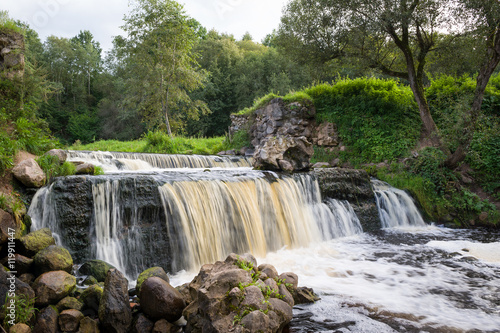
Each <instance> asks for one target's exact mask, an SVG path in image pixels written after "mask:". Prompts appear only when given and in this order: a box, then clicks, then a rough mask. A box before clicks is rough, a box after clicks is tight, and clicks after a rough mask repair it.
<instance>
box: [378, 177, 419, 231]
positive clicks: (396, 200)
mask: <svg viewBox="0 0 500 333" xmlns="http://www.w3.org/2000/svg"><path fill="white" fill-rule="evenodd" d="M372 185H373V189H374V192H375V197H376V199H377V206H378V209H379V214H380V220H381V221H382V227H383V228H395V227H424V226H425V222H424V219H423V218H422V215H421V214H420V212H419V211H418V208H417V206H416V205H415V202H414V201H413V199H412V198H411V197H410V196H409V195H408V193H406V192H405V191H402V190H400V189H397V188H394V187H392V186H390V185H389V184H387V183H385V182H382V181H380V180H372Z"/></svg>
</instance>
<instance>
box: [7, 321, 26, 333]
mask: <svg viewBox="0 0 500 333" xmlns="http://www.w3.org/2000/svg"><path fill="white" fill-rule="evenodd" d="M9 333H31V328H30V327H29V326H28V325H26V324H23V323H19V324H15V325H14V326H12V327H11V328H10V330H9Z"/></svg>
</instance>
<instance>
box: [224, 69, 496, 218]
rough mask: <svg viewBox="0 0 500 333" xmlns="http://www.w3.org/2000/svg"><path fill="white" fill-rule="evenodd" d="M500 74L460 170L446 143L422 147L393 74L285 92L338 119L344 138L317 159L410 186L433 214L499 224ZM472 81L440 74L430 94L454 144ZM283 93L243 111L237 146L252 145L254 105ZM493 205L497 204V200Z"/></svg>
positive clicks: (320, 116)
mask: <svg viewBox="0 0 500 333" xmlns="http://www.w3.org/2000/svg"><path fill="white" fill-rule="evenodd" d="M499 82H500V75H496V76H494V77H493V78H492V80H491V82H490V85H489V86H488V88H487V90H486V95H485V103H484V105H483V110H482V111H483V112H482V114H481V117H480V121H479V126H478V129H477V132H476V135H475V137H474V140H473V142H472V145H471V148H470V151H469V154H468V158H467V160H466V162H465V163H463V164H462V165H461V166H460V167H459V168H457V169H456V170H453V171H452V170H449V169H447V168H445V167H444V166H443V162H444V160H445V158H446V156H445V155H444V153H443V152H442V151H441V150H438V149H436V148H432V147H422V146H419V139H420V137H419V136H420V129H421V123H420V119H419V115H418V109H417V107H416V104H415V102H414V98H413V95H412V93H411V90H410V89H409V88H408V87H407V86H404V85H402V84H400V83H398V82H396V81H394V80H382V79H375V78H360V79H355V80H349V79H345V80H340V81H338V82H336V83H335V84H333V85H328V84H321V85H317V86H313V87H310V88H308V89H305V90H303V91H300V92H297V93H294V94H289V95H287V96H284V97H283V100H284V102H285V103H288V104H289V103H292V102H297V101H299V102H302V103H303V104H304V102H312V103H313V104H314V106H315V109H316V116H315V121H316V122H317V123H318V124H322V123H326V122H330V123H333V124H335V128H336V129H337V133H336V134H337V135H338V137H339V140H340V143H339V144H338V146H336V147H326V148H325V147H321V146H315V153H314V155H313V157H312V161H313V162H329V163H330V164H331V165H338V166H340V165H343V166H351V167H357V168H364V169H366V170H367V171H369V172H370V174H371V175H373V176H376V177H378V178H380V179H383V180H385V181H387V182H389V183H390V184H391V185H393V186H396V187H399V188H402V189H406V190H408V191H410V192H412V193H413V194H414V196H415V197H416V198H417V199H418V200H419V202H420V204H421V206H422V208H423V209H424V211H425V213H426V214H427V215H428V217H429V219H431V220H433V221H439V222H444V223H453V224H455V225H457V226H471V225H475V224H482V225H498V221H499V219H500V216H499V211H498V204H499V202H498V200H499V199H500V197H499V196H498V193H499V190H500V183H499V182H498V180H499V179H500V168H498V165H500V161H499V160H498V159H499V156H500V155H499V152H500V150H499V148H500V137H499V134H498V129H499V128H500V85H499ZM473 92H474V80H473V79H471V78H466V77H462V78H458V79H456V78H452V77H448V76H442V77H439V78H437V79H435V80H433V81H432V84H431V85H430V87H429V88H428V89H427V98H428V99H429V100H430V101H432V105H433V109H432V112H433V115H434V117H435V119H436V122H437V123H438V126H439V128H444V129H445V130H443V133H441V134H442V136H443V138H444V139H445V140H446V142H447V144H448V146H449V147H451V148H452V149H453V148H454V147H456V145H457V144H458V141H459V135H460V131H459V129H460V128H461V123H462V122H463V118H464V110H465V109H466V107H467V105H470V104H469V102H470V100H471V99H472V96H473ZM276 97H277V96H276V95H274V94H269V95H267V96H265V97H263V98H261V99H259V100H258V101H256V103H255V105H254V106H253V107H252V108H248V109H245V110H242V111H240V112H239V113H238V114H237V115H239V116H240V117H246V118H247V119H249V123H248V124H247V125H245V126H244V128H241V129H240V130H239V131H237V132H236V133H234V134H233V140H232V142H233V148H235V149H239V148H241V146H243V145H248V143H249V141H248V135H247V133H248V131H249V129H250V128H251V127H252V126H253V124H252V121H253V119H255V116H254V115H255V112H256V110H258V109H261V108H262V107H263V106H265V105H266V103H269V101H271V100H272V99H274V98H276ZM495 204H496V205H497V206H495Z"/></svg>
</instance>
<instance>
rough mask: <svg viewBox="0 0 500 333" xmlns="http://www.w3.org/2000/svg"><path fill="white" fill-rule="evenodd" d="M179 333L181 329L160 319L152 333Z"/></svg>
mask: <svg viewBox="0 0 500 333" xmlns="http://www.w3.org/2000/svg"><path fill="white" fill-rule="evenodd" d="M178 331H179V327H177V326H175V325H173V324H171V323H169V322H168V321H166V320H165V319H160V320H158V321H157V322H156V323H155V326H154V327H153V330H152V333H174V332H178Z"/></svg>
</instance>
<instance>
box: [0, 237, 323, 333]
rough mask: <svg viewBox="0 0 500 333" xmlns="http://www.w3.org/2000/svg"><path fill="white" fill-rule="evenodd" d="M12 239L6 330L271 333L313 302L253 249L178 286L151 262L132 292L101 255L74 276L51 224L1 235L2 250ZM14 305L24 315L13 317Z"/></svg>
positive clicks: (3, 292) (5, 281)
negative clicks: (262, 261)
mask: <svg viewBox="0 0 500 333" xmlns="http://www.w3.org/2000/svg"><path fill="white" fill-rule="evenodd" d="M9 242H10V243H9ZM9 244H15V246H16V253H15V255H12V256H10V257H9V256H8V255H7V257H6V258H3V259H2V260H0V262H1V263H2V264H3V265H5V266H7V267H4V266H2V267H0V306H2V311H1V313H0V321H1V322H3V323H4V322H8V323H9V325H8V327H10V329H9V332H10V333H14V332H28V333H30V332H39V333H52V332H53V333H56V332H80V333H96V332H112V333H121V332H123V333H126V332H137V333H143V332H150V333H152V332H155V333H156V332H158V333H159V332H169V333H174V332H221V333H222V332H230V331H231V332H241V333H251V332H270V333H274V332H282V330H283V329H284V327H286V326H287V325H288V323H289V322H290V321H291V319H292V307H293V306H294V305H295V304H299V303H306V302H314V301H315V300H317V297H316V296H315V295H314V293H313V292H312V290H310V289H308V288H299V287H298V283H297V282H298V279H297V276H296V275H295V274H293V273H283V274H281V275H279V274H278V272H277V271H276V269H275V268H274V267H273V266H271V265H265V264H264V265H260V266H257V261H256V260H255V258H254V257H253V256H252V255H250V254H245V255H243V256H241V257H240V256H238V255H236V254H231V255H229V256H228V257H227V259H226V260H225V261H220V262H216V263H214V264H211V265H205V266H203V267H202V268H201V270H200V272H199V274H198V275H197V276H196V277H195V278H194V279H193V281H191V282H190V283H187V284H185V285H183V286H180V287H177V288H174V287H173V286H172V285H170V281H169V277H168V274H167V273H166V272H165V271H164V270H163V268H161V267H153V268H150V269H148V270H146V271H144V272H143V273H141V274H140V276H139V277H138V280H137V286H136V288H135V289H131V290H129V288H128V287H129V286H128V281H127V279H126V278H125V277H124V276H123V274H122V273H121V272H120V271H118V270H117V269H116V268H114V267H113V266H111V265H109V264H107V263H105V262H102V261H100V260H92V261H89V262H86V263H85V264H84V265H82V266H81V267H80V268H79V275H78V276H79V277H78V278H77V277H76V276H75V275H74V274H71V273H72V272H73V270H74V268H75V267H76V266H74V265H73V259H72V257H71V255H70V253H69V252H68V251H67V250H66V249H64V248H62V247H60V246H57V245H55V240H54V238H53V236H52V233H51V231H50V230H48V229H42V230H38V231H34V232H31V233H29V234H27V235H24V236H20V237H17V238H16V239H15V242H13V237H11V238H7V239H4V238H2V241H1V244H0V245H1V246H2V248H3V249H4V248H6V247H8V246H10V245H9ZM7 268H9V269H10V270H11V271H12V272H9V269H7ZM82 274H85V275H82ZM77 280H79V283H77ZM14 283H15V288H13V287H12V286H13V285H14ZM14 289H15V292H14V293H15V296H14V294H13V293H12V290H14ZM6 296H8V297H6ZM5 302H6V304H4V303H5ZM11 303H14V304H15V306H14V308H15V311H14V312H16V313H18V314H21V313H22V315H20V316H17V317H16V316H13V317H12V318H11V315H12V313H13V312H12V311H11V310H10V309H9V305H10V304H11ZM4 305H5V306H4ZM35 309H37V310H35ZM21 318H22V320H20V319H21ZM30 327H32V328H30Z"/></svg>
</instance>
